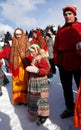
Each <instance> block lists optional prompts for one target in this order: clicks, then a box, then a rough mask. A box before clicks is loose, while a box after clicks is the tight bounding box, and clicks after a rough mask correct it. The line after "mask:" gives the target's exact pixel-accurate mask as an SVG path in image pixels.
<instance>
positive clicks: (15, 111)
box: [0, 65, 78, 130]
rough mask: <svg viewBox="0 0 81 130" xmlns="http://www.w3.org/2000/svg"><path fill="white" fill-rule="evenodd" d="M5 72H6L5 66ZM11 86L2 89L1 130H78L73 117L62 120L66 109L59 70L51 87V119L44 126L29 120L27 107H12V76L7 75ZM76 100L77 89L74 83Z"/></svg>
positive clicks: (0, 100) (52, 79) (0, 99)
mask: <svg viewBox="0 0 81 130" xmlns="http://www.w3.org/2000/svg"><path fill="white" fill-rule="evenodd" d="M3 70H4V71H5V68H4V65H3ZM6 75H7V77H8V79H9V81H10V83H9V84H7V85H6V86H3V87H2V90H3V95H2V96H1V97H0V130H78V129H77V128H75V127H74V125H73V117H70V118H67V119H61V118H60V116H59V115H60V114H61V112H62V111H63V110H64V109H65V104H64V97H63V91H62V87H61V83H60V80H59V73H58V69H57V72H56V75H54V76H53V78H51V82H50V86H49V104H50V110H51V112H50V117H49V119H48V120H47V121H46V123H45V124H44V125H43V126H37V125H36V122H30V121H29V119H28V115H27V114H28V113H27V107H26V106H24V105H21V106H18V105H12V104H11V97H12V86H11V82H12V80H11V74H7V73H6ZM73 92H74V98H76V95H77V89H76V86H75V83H74V81H73Z"/></svg>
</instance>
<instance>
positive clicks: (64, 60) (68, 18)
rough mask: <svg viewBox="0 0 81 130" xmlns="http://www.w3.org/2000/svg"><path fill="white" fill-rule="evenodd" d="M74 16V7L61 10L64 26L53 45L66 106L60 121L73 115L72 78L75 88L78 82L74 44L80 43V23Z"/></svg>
mask: <svg viewBox="0 0 81 130" xmlns="http://www.w3.org/2000/svg"><path fill="white" fill-rule="evenodd" d="M76 14H77V8H76V6H73V5H72V6H66V7H64V8H63V16H64V19H65V24H64V26H63V27H61V28H60V29H59V30H58V32H57V34H56V37H55V43H54V58H55V64H56V65H57V66H58V68H59V74H60V80H61V83H62V87H63V93H64V99H65V105H66V109H65V110H64V112H63V113H62V114H61V115H60V117H61V118H62V119H64V118H67V117H70V116H73V115H74V99H73V91H72V78H73V76H74V80H75V82H76V85H77V88H78V86H79V82H80V73H81V72H80V65H81V57H80V56H79V55H78V54H77V53H76V44H77V43H78V42H81V23H79V22H78V21H77V17H76Z"/></svg>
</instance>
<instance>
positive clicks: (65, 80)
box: [59, 67, 81, 110]
mask: <svg viewBox="0 0 81 130" xmlns="http://www.w3.org/2000/svg"><path fill="white" fill-rule="evenodd" d="M80 73H81V72H80V70H78V71H74V72H70V71H65V70H64V69H63V68H62V67H60V68H59V74H60V80H61V83H62V87H63V93H64V99H65V105H66V107H67V109H71V110H73V109H74V98H73V91H72V79H73V77H74V80H75V83H76V86H77V88H78V87H79V83H80Z"/></svg>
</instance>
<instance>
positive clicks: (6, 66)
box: [4, 59, 9, 72]
mask: <svg viewBox="0 0 81 130" xmlns="http://www.w3.org/2000/svg"><path fill="white" fill-rule="evenodd" d="M4 61H5V68H6V72H9V67H8V59H4Z"/></svg>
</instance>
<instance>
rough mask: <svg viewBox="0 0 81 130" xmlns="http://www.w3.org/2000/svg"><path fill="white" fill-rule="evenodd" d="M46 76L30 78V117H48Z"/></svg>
mask: <svg viewBox="0 0 81 130" xmlns="http://www.w3.org/2000/svg"><path fill="white" fill-rule="evenodd" d="M48 87H49V85H48V79H47V76H43V77H31V78H30V80H29V86H28V112H29V114H30V115H32V116H44V117H46V116H49V113H50V110H49V104H48Z"/></svg>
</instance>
